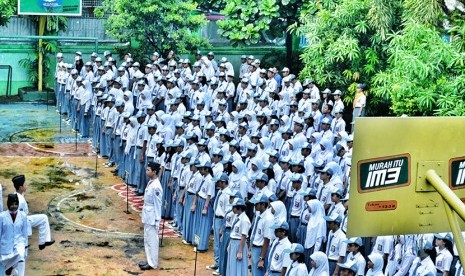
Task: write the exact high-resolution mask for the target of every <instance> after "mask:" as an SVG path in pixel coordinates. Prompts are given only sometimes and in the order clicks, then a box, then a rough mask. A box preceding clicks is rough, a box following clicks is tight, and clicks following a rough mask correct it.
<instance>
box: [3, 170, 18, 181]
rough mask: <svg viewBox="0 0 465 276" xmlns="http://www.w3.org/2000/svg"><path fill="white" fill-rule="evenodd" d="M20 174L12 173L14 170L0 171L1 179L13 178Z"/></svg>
mask: <svg viewBox="0 0 465 276" xmlns="http://www.w3.org/2000/svg"><path fill="white" fill-rule="evenodd" d="M17 174H18V173H17V172H16V171H12V170H4V171H2V170H0V177H1V178H6V179H8V178H13V177H14V176H15V175H17Z"/></svg>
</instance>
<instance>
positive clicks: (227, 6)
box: [200, 0, 308, 67]
mask: <svg viewBox="0 0 465 276" xmlns="http://www.w3.org/2000/svg"><path fill="white" fill-rule="evenodd" d="M204 2H206V3H210V4H202V3H203V2H202V3H201V4H200V7H203V6H205V5H206V6H208V5H211V3H212V2H214V3H216V5H217V6H224V8H223V9H222V10H221V14H223V15H224V16H225V19H224V20H220V21H217V25H218V27H219V34H220V35H222V36H223V37H225V38H227V39H229V40H230V41H231V43H232V45H233V46H238V45H241V44H242V45H252V44H257V43H258V42H259V41H262V42H263V41H265V40H266V39H267V38H268V37H282V36H283V35H285V37H286V40H285V45H286V60H287V64H288V66H289V67H292V62H291V61H292V35H291V34H290V33H289V32H287V28H288V27H289V26H291V25H293V24H299V22H298V18H299V14H300V10H301V8H302V7H304V6H305V5H306V4H305V3H307V2H308V1H303V0H257V1H248V0H216V1H204Z"/></svg>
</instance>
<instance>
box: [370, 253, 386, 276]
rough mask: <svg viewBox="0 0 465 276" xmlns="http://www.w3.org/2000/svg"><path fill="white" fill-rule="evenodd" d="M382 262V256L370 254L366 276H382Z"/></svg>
mask: <svg viewBox="0 0 465 276" xmlns="http://www.w3.org/2000/svg"><path fill="white" fill-rule="evenodd" d="M383 265H384V260H383V256H382V255H381V254H378V253H372V254H371V255H369V256H368V268H369V269H368V272H367V274H366V275H367V276H384V274H383Z"/></svg>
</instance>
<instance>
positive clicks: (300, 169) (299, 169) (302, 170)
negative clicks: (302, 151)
mask: <svg viewBox="0 0 465 276" xmlns="http://www.w3.org/2000/svg"><path fill="white" fill-rule="evenodd" d="M294 166H298V167H299V168H298V170H297V172H296V173H304V172H305V167H304V166H302V165H301V164H298V165H292V167H294Z"/></svg>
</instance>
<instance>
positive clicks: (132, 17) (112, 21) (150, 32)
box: [96, 0, 207, 55]
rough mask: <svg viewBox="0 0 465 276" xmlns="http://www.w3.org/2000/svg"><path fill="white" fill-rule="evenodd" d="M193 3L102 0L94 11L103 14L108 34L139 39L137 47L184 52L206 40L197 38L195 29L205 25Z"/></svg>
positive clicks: (166, 51) (127, 39)
mask: <svg viewBox="0 0 465 276" xmlns="http://www.w3.org/2000/svg"><path fill="white" fill-rule="evenodd" d="M196 7H197V4H196V3H195V2H193V1H191V0H187V1H184V0H183V1H177V3H175V4H174V3H172V2H170V1H162V0H105V1H104V2H103V6H102V7H100V8H99V9H97V11H96V14H97V15H98V16H99V17H103V16H104V15H105V14H109V17H108V19H107V20H106V22H105V29H106V32H107V34H108V35H110V36H112V37H114V38H116V39H119V40H120V41H123V42H128V41H130V40H131V39H134V40H135V41H137V42H139V43H140V45H141V47H143V48H145V49H146V50H147V52H148V51H149V50H151V51H153V50H155V51H157V52H159V53H160V54H162V55H167V54H168V52H169V51H170V50H174V51H176V52H177V53H186V52H188V51H193V50H196V49H198V48H199V47H202V46H205V45H206V44H207V42H206V41H205V40H204V39H202V38H199V36H198V35H197V34H196V32H197V30H198V29H199V28H200V27H201V26H203V25H204V24H206V19H205V16H204V15H203V14H199V13H196V11H195V9H196Z"/></svg>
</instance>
